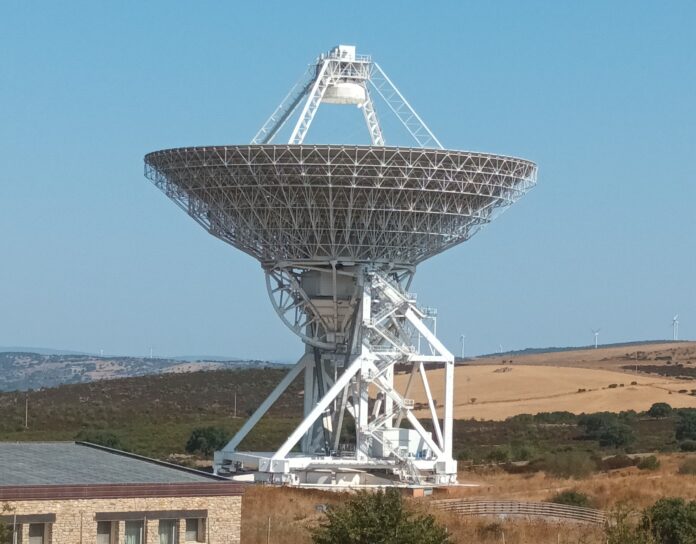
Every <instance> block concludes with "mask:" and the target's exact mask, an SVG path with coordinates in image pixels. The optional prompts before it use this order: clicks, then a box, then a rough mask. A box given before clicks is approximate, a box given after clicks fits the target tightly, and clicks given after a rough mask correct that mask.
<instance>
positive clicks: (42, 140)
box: [0, 1, 696, 360]
mask: <svg viewBox="0 0 696 544" xmlns="http://www.w3.org/2000/svg"><path fill="white" fill-rule="evenodd" d="M431 6H432V7H431ZM694 21H696V4H695V3H693V2H689V1H683V2H677V1H675V2H668V3H660V2H635V1H625V2H619V1H615V2H603V1H596V2H591V1H588V2H547V1H540V2H532V1H525V2H518V1H510V2H495V3H492V2H478V3H470V2H460V1H452V2H373V1H371V2H360V1H357V2H350V3H345V2H343V3H340V2H313V3H312V2H301V3H300V2H287V1H284V2H222V1H221V2H205V1H200V2H164V1H161V2H156V1H148V2H135V1H131V2H110V3H106V2H94V1H82V2H79V1H71V2H43V3H42V2H18V1H17V2H13V1H8V2H3V4H2V7H0V160H1V161H2V165H3V166H2V171H1V172H0V346H3V345H4V346H8V345H25V346H50V347H54V348H69V349H77V350H84V351H90V352H98V351H99V350H100V349H104V351H105V352H106V353H108V354H134V355H143V354H146V353H148V351H149V348H150V346H152V347H153V348H154V351H155V354H159V355H163V356H164V355H184V354H222V355H232V356H240V357H254V358H269V359H275V360H294V359H295V358H296V357H297V356H298V355H299V354H300V353H301V350H302V346H301V343H300V341H299V339H297V338H295V337H294V336H293V335H292V334H291V333H290V332H289V331H287V330H286V329H285V328H284V325H282V323H281V322H280V320H279V319H278V318H277V317H276V315H275V313H274V312H273V310H272V307H271V305H270V303H269V302H268V300H267V297H266V292H265V284H264V278H263V274H262V272H261V269H260V266H259V265H258V264H257V263H256V262H255V261H254V260H253V259H251V258H250V257H248V256H246V255H244V254H242V253H241V252H239V251H237V250H234V249H233V248H231V247H229V246H226V245H225V244H223V243H222V242H220V241H218V240H217V239H215V238H213V237H212V236H210V235H209V234H207V233H206V232H205V231H204V230H203V229H201V228H200V227H198V226H197V225H196V224H195V223H194V222H193V221H192V220H191V219H190V218H188V217H187V216H186V215H185V214H184V213H183V212H182V211H181V210H180V209H178V208H177V207H176V206H175V205H174V204H173V203H171V202H170V201H169V200H168V199H167V198H166V197H165V196H164V195H163V194H161V193H160V192H159V191H158V190H157V189H156V188H155V187H154V186H152V185H151V184H150V183H149V182H147V181H146V180H145V178H144V177H143V162H142V159H143V155H144V154H145V153H147V152H149V151H152V150H156V149H161V148H167V147H173V146H189V145H205V144H236V143H247V142H249V141H250V139H251V138H252V136H253V134H254V133H255V132H256V130H257V128H258V127H259V126H260V125H261V124H262V123H263V121H264V120H265V119H266V117H267V116H268V115H269V113H270V112H271V111H272V110H273V108H275V106H276V105H277V103H278V102H279V101H280V99H281V98H282V97H283V96H284V94H285V93H286V92H287V90H288V88H289V86H290V85H291V84H292V83H293V82H294V81H296V80H297V78H298V77H299V76H300V74H301V73H302V71H303V70H304V67H305V66H306V65H307V64H308V63H309V62H310V61H311V60H312V59H313V58H314V57H315V56H316V55H317V54H319V53H320V52H322V51H325V50H328V49H329V48H330V47H332V46H333V45H335V44H337V43H349V44H357V45H358V48H359V51H360V52H362V53H370V54H372V55H373V56H374V57H375V59H376V60H377V61H378V62H379V63H380V65H381V66H382V67H383V68H384V69H385V70H386V71H387V73H388V74H389V75H390V76H391V77H392V79H393V80H394V81H395V82H396V83H397V85H398V86H399V87H400V89H401V90H402V91H403V92H404V94H405V95H406V96H407V97H408V98H409V100H410V101H411V103H412V104H413V105H414V106H415V107H416V109H417V110H418V111H419V113H420V114H421V115H422V116H423V117H424V119H426V120H427V122H428V124H429V125H430V127H431V128H432V129H433V130H434V131H435V133H436V134H437V135H438V136H439V138H440V139H441V140H442V142H443V143H444V144H445V146H446V147H450V148H454V149H473V150H480V151H490V152H496V153H505V154H512V155H516V156H521V157H525V158H529V159H532V160H534V161H536V162H537V163H538V165H539V168H540V176H539V184H538V186H537V187H536V188H535V189H534V190H533V191H532V192H530V193H529V194H528V195H527V196H526V197H525V198H524V199H523V200H522V201H520V202H519V203H517V204H516V205H515V206H513V207H512V208H511V209H510V210H509V211H508V212H507V213H505V214H504V215H503V216H501V217H500V218H499V219H498V220H497V221H496V222H495V223H493V224H492V225H490V226H489V227H487V228H486V229H484V230H483V231H482V232H480V233H479V234H478V235H477V236H475V237H474V238H473V239H472V240H470V241H469V242H467V243H465V244H463V245H460V246H458V247H457V248H455V249H452V250H450V251H448V252H446V253H445V254H442V255H440V256H438V257H436V258H434V259H432V260H431V261H428V262H426V263H424V264H423V265H422V266H421V267H420V269H419V272H418V275H417V277H416V281H415V285H414V290H415V291H416V292H418V294H419V300H420V301H422V302H423V303H425V304H427V305H429V306H435V307H438V308H439V311H440V319H439V322H438V332H439V334H440V335H441V337H442V338H443V340H444V341H445V343H446V344H447V345H448V346H449V347H450V348H451V349H452V350H453V351H458V349H459V347H458V346H459V335H460V334H461V333H462V332H463V333H465V334H466V335H467V337H468V340H467V344H468V348H467V349H468V351H469V353H483V352H491V351H496V350H497V349H498V346H499V344H502V345H503V347H504V348H505V349H516V348H524V347H530V346H536V347H539V346H563V345H581V344H589V343H590V341H591V340H592V334H591V332H590V329H591V328H597V327H601V329H602V332H601V336H600V341H602V342H621V341H629V340H637V339H656V338H668V337H671V318H672V315H673V314H675V313H677V312H678V313H679V314H680V321H681V335H682V336H683V337H688V338H696V248H695V242H696V218H695V211H696V169H695V168H694V164H695V160H696V103H695V97H696V32H694V26H693V25H694ZM322 114H323V110H320V117H319V119H318V124H319V126H318V127H317V132H315V133H310V134H312V137H313V138H314V140H315V141H318V140H319V141H320V140H321V139H322V136H324V137H327V138H328V137H329V136H326V135H327V134H329V133H330V130H329V128H328V127H329V125H330V124H331V123H330V122H329V121H330V120H331V117H330V116H331V115H337V116H338V117H337V118H336V119H338V120H343V119H344V118H343V117H341V116H340V115H344V114H343V113H341V114H340V115H339V114H337V113H335V112H334V111H329V112H328V113H326V114H324V115H325V116H326V117H322ZM349 114H350V115H348V114H346V115H348V117H349V118H350V119H348V117H346V118H345V119H347V122H346V132H345V134H344V136H345V138H346V141H348V140H349V139H351V138H355V134H358V133H357V132H355V131H360V130H362V129H361V128H360V123H361V118H360V116H359V114H358V113H357V112H355V111H350V112H349ZM385 116H386V114H385ZM351 123H352V124H351ZM359 134H360V135H361V136H363V133H359ZM364 136H365V137H366V133H365V135H364ZM330 137H331V138H332V139H333V140H335V141H339V140H340V134H339V135H334V134H333V133H331V135H330Z"/></svg>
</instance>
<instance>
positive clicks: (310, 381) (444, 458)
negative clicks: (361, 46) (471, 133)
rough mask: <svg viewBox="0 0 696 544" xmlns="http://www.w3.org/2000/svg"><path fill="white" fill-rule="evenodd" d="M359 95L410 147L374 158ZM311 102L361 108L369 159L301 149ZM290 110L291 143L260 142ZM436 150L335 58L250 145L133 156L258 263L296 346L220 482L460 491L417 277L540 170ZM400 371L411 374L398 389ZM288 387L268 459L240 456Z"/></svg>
mask: <svg viewBox="0 0 696 544" xmlns="http://www.w3.org/2000/svg"><path fill="white" fill-rule="evenodd" d="M371 91H374V93H375V94H376V95H379V96H380V97H381V99H382V100H383V101H384V102H385V103H386V104H387V105H388V106H389V109H390V110H391V111H392V112H393V113H394V114H396V115H397V117H398V118H399V119H400V120H401V121H402V123H403V124H404V126H405V127H406V128H407V129H408V131H409V133H410V134H411V135H412V136H413V138H414V140H415V141H416V143H417V144H418V146H419V147H413V148H397V147H387V146H386V145H385V142H384V135H383V133H382V130H381V127H380V124H379V121H378V118H377V115H376V112H375V109H374V103H373V101H372V98H371ZM323 101H329V102H333V103H342V104H358V105H359V106H360V108H361V109H362V112H363V116H364V119H365V121H366V125H367V128H368V132H369V135H370V141H371V142H372V145H371V146H340V145H313V146H309V145H304V144H303V143H302V142H303V141H304V138H305V135H306V133H307V130H308V129H309V127H310V125H311V122H312V119H313V118H314V115H315V114H316V110H317V108H318V107H319V105H320V104H321V103H322V102H323ZM300 107H301V108H300ZM298 109H299V110H300V112H299V116H298V117H297V120H296V122H295V125H294V129H293V131H292V134H291V136H290V142H289V143H287V144H277V145H276V144H272V143H271V142H272V140H273V139H274V138H275V137H276V135H277V134H278V132H279V130H280V129H281V128H282V127H283V125H284V124H285V123H286V122H287V121H288V120H289V119H290V118H292V116H293V114H294V113H296V112H297V110H298ZM428 146H430V147H428ZM441 147H442V146H441V145H440V142H439V141H438V140H437V138H435V136H434V135H433V134H432V132H431V131H430V130H429V129H428V127H427V126H426V125H425V124H424V123H423V121H422V120H421V119H420V117H419V116H418V114H417V113H416V112H415V111H414V110H413V109H412V108H411V106H410V105H409V104H408V102H407V101H406V99H405V98H404V97H403V95H402V94H401V93H400V92H399V91H398V89H397V88H396V87H395V86H394V85H393V83H392V82H391V81H390V80H389V78H388V77H387V76H386V74H384V72H383V71H382V70H381V68H379V66H378V65H377V64H376V63H374V62H372V60H371V59H370V58H369V57H363V56H357V55H355V51H354V48H351V47H349V46H339V47H337V48H335V49H333V50H332V51H331V52H329V54H328V55H322V56H321V57H319V59H317V62H316V63H315V64H314V65H312V66H311V67H310V69H309V70H308V72H307V74H306V75H305V77H304V78H303V79H302V80H301V81H300V82H299V83H298V84H297V85H296V86H295V87H293V89H292V90H291V92H290V93H289V94H288V95H287V97H286V98H285V99H284V100H283V102H282V103H281V104H280V106H279V107H278V108H277V109H276V110H275V112H274V113H273V114H272V115H271V117H270V118H269V119H268V121H267V122H266V123H265V124H264V126H263V127H262V128H261V130H259V132H258V133H257V135H256V137H255V138H254V142H253V143H252V144H251V145H235V146H214V147H193V148H181V149H170V150H164V151H157V152H154V153H150V154H148V155H147V156H146V157H145V174H146V176H147V177H148V178H150V179H151V180H152V181H153V182H154V183H155V184H156V185H157V186H158V187H159V188H160V189H162V190H163V191H164V192H165V193H166V194H167V195H168V196H169V197H170V198H171V199H172V200H173V201H174V202H176V203H177V204H178V205H179V206H180V207H181V208H182V209H184V210H185V211H186V212H187V213H188V214H189V215H190V216H191V217H193V218H194V219H195V220H196V221H197V222H198V223H199V224H201V225H202V226H203V227H204V228H206V229H207V230H208V231H209V232H210V233H211V234H213V235H214V236H217V237H218V238H220V239H222V240H224V241H225V242H227V243H229V244H231V245H232V246H234V247H236V248H238V249H240V250H242V251H244V252H246V253H247V254H249V255H251V256H253V257H254V258H256V259H258V260H259V261H260V263H261V265H262V267H263V270H264V272H265V274H266V283H267V288H268V294H269V297H270V299H271V302H272V304H273V307H274V309H275V310H276V312H277V313H278V315H279V317H280V318H281V319H282V321H283V322H284V323H285V324H286V325H287V326H288V327H289V328H290V329H291V330H292V331H293V332H294V333H295V334H297V335H298V336H299V337H300V338H301V339H302V341H303V342H304V343H305V346H306V348H305V354H304V355H303V356H302V358H301V359H300V360H299V361H298V362H297V364H296V365H294V366H293V367H292V369H291V370H290V371H289V372H288V374H287V375H286V377H285V378H284V379H283V380H282V381H281V383H280V384H278V386H277V387H276V389H275V390H274V391H273V393H272V394H271V395H270V396H269V397H268V398H267V399H266V400H265V401H264V402H263V403H262V404H261V405H260V406H259V408H258V409H257V411H256V412H255V413H254V414H253V415H252V416H251V417H250V418H249V419H248V420H247V421H246V423H245V424H244V426H243V427H242V428H241V429H240V431H239V432H238V433H237V435H236V436H235V437H234V438H233V439H232V440H231V441H230V442H229V443H228V444H227V445H226V446H225V447H224V448H223V449H222V450H221V451H219V452H216V454H215V460H214V467H215V469H216V471H217V472H219V473H232V472H235V471H240V470H251V471H254V473H255V475H256V478H257V479H259V480H263V481H269V482H275V483H291V484H302V483H310V482H312V481H315V480H317V479H320V480H322V481H324V482H325V483H329V482H331V483H340V482H344V483H345V482H347V483H349V484H356V483H365V482H364V481H363V480H362V479H361V478H363V476H361V475H364V474H366V473H372V474H379V475H380V476H381V477H382V478H386V480H385V481H398V482H402V483H403V482H406V483H412V484H415V483H419V484H422V483H428V484H435V485H446V484H450V483H453V482H455V481H456V462H455V461H454V459H453V457H452V411H453V406H454V399H453V381H454V357H453V355H452V354H451V353H450V352H449V351H448V350H447V349H446V348H445V346H444V345H443V344H442V343H441V342H440V341H439V340H438V339H437V337H436V335H435V334H434V333H433V331H431V330H430V328H429V327H428V326H427V323H428V322H429V321H430V320H431V319H432V317H433V315H434V313H433V311H431V310H427V309H419V307H418V306H417V304H416V298H415V295H413V294H410V293H409V286H410V283H411V280H412V278H413V275H414V273H415V268H416V265H417V264H418V263H420V262H422V261H423V260H425V259H427V258H429V257H432V256H433V255H436V254H438V253H440V252H442V251H444V250H446V249H448V248H450V247H452V246H454V245H456V244H459V243H461V242H464V241H465V240H467V239H468V238H470V237H471V236H472V235H473V234H474V233H475V232H476V231H477V230H478V229H479V228H481V227H482V226H484V225H485V224H487V223H489V222H490V221H491V220H492V219H493V218H494V217H495V215H496V213H499V212H500V211H502V210H504V209H505V208H507V207H508V206H509V205H510V204H512V203H513V202H515V201H516V200H517V199H518V198H520V197H521V196H522V195H523V194H524V193H525V192H526V191H528V190H529V189H530V188H531V187H532V186H533V185H534V184H535V183H536V173H537V169H536V165H535V164H534V163H532V162H530V161H527V160H524V159H518V158H514V157H506V156H501V155H492V154H485V153H471V152H465V151H450V150H445V149H441ZM433 365H435V366H437V367H440V368H444V373H443V375H444V384H443V387H442V388H441V390H442V391H443V397H442V398H435V397H434V396H433V394H432V391H433V389H432V388H431V387H430V383H429V381H428V374H427V372H426V371H427V369H428V368H431V367H432V366H433ZM397 369H400V371H403V372H407V373H408V378H407V385H406V386H405V387H403V388H401V389H400V390H399V388H397V387H396V386H395V382H394V374H395V372H396V371H397ZM300 376H303V379H304V419H303V421H302V422H301V423H300V425H298V427H297V428H296V429H294V430H292V431H291V432H289V434H288V437H287V439H286V440H285V442H284V443H283V444H282V445H281V446H280V448H279V449H278V450H276V451H275V452H248V451H242V450H240V447H241V446H242V441H243V440H244V438H245V437H246V436H247V434H248V433H249V432H250V431H251V430H252V429H253V428H254V426H255V425H256V424H257V423H258V421H259V420H260V419H261V418H262V417H263V415H264V414H265V413H266V412H267V410H268V409H269V408H270V407H271V406H272V404H273V403H274V402H275V401H276V400H277V399H278V398H279V397H280V395H281V394H282V393H283V391H285V389H286V388H287V387H288V386H289V385H290V383H292V381H293V380H295V379H299V377H300ZM415 380H420V381H421V382H422V387H423V390H424V391H425V395H426V402H425V403H424V404H423V405H421V406H416V405H415V403H414V400H413V399H412V398H410V393H411V389H412V385H413V383H414V381H415ZM439 390H440V389H439ZM417 410H419V411H418V413H419V414H422V413H426V414H428V416H427V417H426V421H424V422H421V421H420V420H419V419H418V418H417V417H416V415H415V412H416V411H417ZM351 421H352V424H349V422H351Z"/></svg>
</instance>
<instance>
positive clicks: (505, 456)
mask: <svg viewBox="0 0 696 544" xmlns="http://www.w3.org/2000/svg"><path fill="white" fill-rule="evenodd" d="M509 459H510V452H508V450H507V449H505V448H495V449H493V450H491V451H490V452H489V453H488V455H486V460H488V461H489V462H490V463H505V462H507V461H508V460H509Z"/></svg>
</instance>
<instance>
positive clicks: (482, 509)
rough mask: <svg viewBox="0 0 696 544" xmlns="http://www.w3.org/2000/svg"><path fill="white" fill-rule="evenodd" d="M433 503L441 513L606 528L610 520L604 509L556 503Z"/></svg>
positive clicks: (460, 501)
mask: <svg viewBox="0 0 696 544" xmlns="http://www.w3.org/2000/svg"><path fill="white" fill-rule="evenodd" d="M431 504H432V505H433V506H435V507H436V508H439V509H440V510H446V511H448V512H455V513H457V514H460V515H462V516H497V517H507V516H526V517H530V518H543V519H546V520H552V521H561V520H562V521H573V522H576V523H591V524H595V525H604V523H606V521H607V518H606V515H605V513H604V512H602V511H601V510H595V509H594V508H583V507H580V506H567V505H564V504H554V503H552V502H518V501H486V500H471V499H443V500H436V501H432V502H431Z"/></svg>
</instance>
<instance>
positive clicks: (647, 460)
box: [636, 455, 660, 470]
mask: <svg viewBox="0 0 696 544" xmlns="http://www.w3.org/2000/svg"><path fill="white" fill-rule="evenodd" d="M636 466H637V467H638V468H639V469H640V470H657V469H658V468H660V461H659V460H658V459H657V457H655V456H654V455H648V456H647V457H643V458H642V459H641V460H640V461H638V464H637V465H636Z"/></svg>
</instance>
